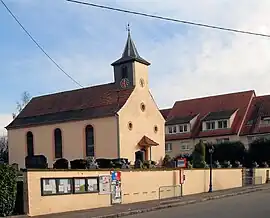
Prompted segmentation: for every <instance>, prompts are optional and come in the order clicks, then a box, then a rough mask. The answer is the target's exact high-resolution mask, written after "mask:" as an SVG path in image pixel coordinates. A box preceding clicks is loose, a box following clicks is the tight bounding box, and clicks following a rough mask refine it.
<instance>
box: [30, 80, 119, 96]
mask: <svg viewBox="0 0 270 218" xmlns="http://www.w3.org/2000/svg"><path fill="white" fill-rule="evenodd" d="M114 84H115V83H114V82H111V83H105V84H98V85H94V86H88V87H84V88H78V89H72V90H67V91H60V92H55V93H51V94H45V95H39V96H36V97H33V98H32V99H38V98H43V97H47V96H53V95H58V94H64V93H70V92H77V91H81V90H85V89H90V88H97V87H100V86H107V85H114Z"/></svg>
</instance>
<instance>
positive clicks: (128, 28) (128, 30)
mask: <svg viewBox="0 0 270 218" xmlns="http://www.w3.org/2000/svg"><path fill="white" fill-rule="evenodd" d="M126 29H127V32H128V34H130V25H129V23H128V24H127V27H126Z"/></svg>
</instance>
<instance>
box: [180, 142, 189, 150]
mask: <svg viewBox="0 0 270 218" xmlns="http://www.w3.org/2000/svg"><path fill="white" fill-rule="evenodd" d="M189 150H190V147H189V144H185V143H183V144H181V151H189Z"/></svg>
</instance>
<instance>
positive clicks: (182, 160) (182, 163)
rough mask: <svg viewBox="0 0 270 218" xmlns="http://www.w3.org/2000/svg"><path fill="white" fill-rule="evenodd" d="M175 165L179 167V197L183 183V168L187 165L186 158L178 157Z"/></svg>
mask: <svg viewBox="0 0 270 218" xmlns="http://www.w3.org/2000/svg"><path fill="white" fill-rule="evenodd" d="M176 167H177V168H179V183H180V185H181V197H182V196H183V184H184V182H185V179H186V178H185V174H184V168H186V167H187V159H186V158H178V159H177V160H176Z"/></svg>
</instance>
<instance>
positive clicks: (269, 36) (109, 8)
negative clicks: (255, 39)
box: [66, 0, 270, 38]
mask: <svg viewBox="0 0 270 218" xmlns="http://www.w3.org/2000/svg"><path fill="white" fill-rule="evenodd" d="M66 1H68V2H72V3H76V4H81V5H87V6H91V7H96V8H102V9H107V10H112V11H118V12H123V13H129V14H135V15H140V16H144V17H151V18H156V19H160V20H166V21H172V22H177V23H183V24H188V25H194V26H200V27H205V28H212V29H218V30H223V31H229V32H235V33H242V34H248V35H255V36H262V37H267V38H270V35H267V34H262V33H256V32H250V31H245V30H239V29H232V28H226V27H220V26H214V25H208V24H203V23H195V22H191V21H185V20H178V19H174V18H169V17H163V16H158V15H153V14H147V13H143V12H138V11H131V10H127V9H122V8H115V7H109V6H105V5H99V4H94V3H90V2H82V1H76V0H66Z"/></svg>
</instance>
